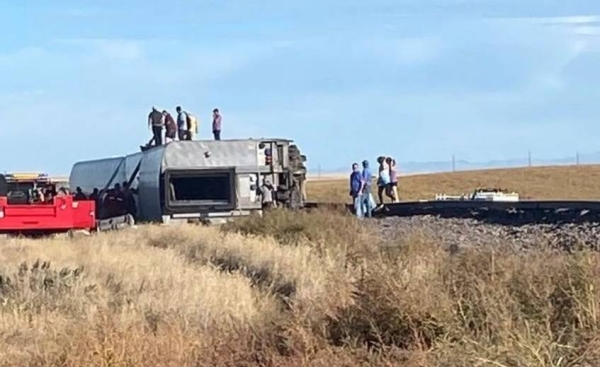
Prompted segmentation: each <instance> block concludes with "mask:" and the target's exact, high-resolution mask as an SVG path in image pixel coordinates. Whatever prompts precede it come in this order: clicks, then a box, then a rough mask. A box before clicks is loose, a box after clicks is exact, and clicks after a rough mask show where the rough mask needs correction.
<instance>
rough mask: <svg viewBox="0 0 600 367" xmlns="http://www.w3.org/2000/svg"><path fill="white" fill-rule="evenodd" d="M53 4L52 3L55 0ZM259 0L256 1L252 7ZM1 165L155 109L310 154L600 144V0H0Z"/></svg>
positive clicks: (105, 136)
mask: <svg viewBox="0 0 600 367" xmlns="http://www.w3.org/2000/svg"><path fill="white" fill-rule="evenodd" d="M50 3H51V4H50ZM252 4H256V5H252ZM0 12H1V14H2V15H3V17H2V18H3V21H2V22H1V23H0V70H1V71H2V82H1V83H0V105H1V106H2V107H3V112H4V116H3V120H4V121H3V124H2V127H3V128H2V130H1V133H0V134H1V136H2V138H3V139H2V144H0V156H2V157H4V159H3V160H2V161H3V168H2V170H6V171H14V170H19V171H22V170H42V171H46V172H49V173H53V174H68V173H69V171H70V167H71V165H72V164H73V163H74V162H76V161H78V160H84V159H93V158H101V157H107V156H114V155H120V154H126V153H129V152H133V151H136V149H137V147H138V146H139V145H140V144H142V143H143V142H145V141H147V140H148V139H149V138H150V132H149V131H148V129H147V121H146V116H147V114H148V112H149V109H150V107H151V106H152V105H157V106H158V107H160V108H167V109H170V110H174V108H175V106H176V105H178V104H181V105H182V106H183V107H184V108H185V109H188V110H190V111H191V112H193V113H195V114H196V115H197V116H198V117H199V118H200V134H201V135H202V136H204V137H208V136H209V134H210V131H209V129H210V128H209V124H210V115H211V110H212V109H213V107H219V108H220V109H221V110H222V113H223V137H224V138H247V137H261V136H264V137H267V136H278V137H288V138H292V139H294V140H296V141H297V142H298V143H299V144H300V146H301V148H302V149H303V150H304V151H305V153H306V154H307V155H308V158H309V161H310V166H312V167H316V166H317V165H320V166H321V168H322V169H333V168H339V167H345V166H347V165H348V164H349V163H350V162H352V161H359V160H362V159H363V158H365V157H366V158H371V159H373V158H374V157H375V156H377V155H379V154H381V153H386V154H390V155H393V156H395V157H397V159H398V161H400V162H402V161H431V160H447V159H449V157H450V156H451V155H452V154H456V156H457V157H460V158H461V159H467V160H472V161H484V160H491V159H503V158H512V157H516V156H517V157H520V156H526V155H527V151H528V150H531V151H532V152H534V153H533V154H534V155H535V156H537V157H562V156H565V155H573V154H574V152H575V151H576V150H578V151H580V152H581V153H589V152H594V151H598V150H600V149H599V147H598V136H600V121H599V119H598V117H600V114H599V113H598V108H597V105H598V101H600V73H599V72H598V65H600V2H597V1H592V0H589V1H583V0H569V1H564V0H561V1H558V0H544V1H542V0H528V1H520V0H519V1H518V0H433V1H425V0H369V1H357V0H344V1H340V0H319V1H316V0H306V1H302V2H300V1H289V2H282V1H274V0H264V1H260V2H251V1H247V0H246V1H243V0H218V1H217V0H210V1H209V0H205V1H203V0H195V1H194V0H173V1H171V2H168V3H167V2H158V1H152V0H150V1H148V0H147V1H139V0H128V1H122V2H121V1H113V0H107V1H84V0H79V1H65V0H53V1H52V2H49V1H48V2H41V1H40V2H34V1H26V0H23V1H19V2H17V1H9V0H0Z"/></svg>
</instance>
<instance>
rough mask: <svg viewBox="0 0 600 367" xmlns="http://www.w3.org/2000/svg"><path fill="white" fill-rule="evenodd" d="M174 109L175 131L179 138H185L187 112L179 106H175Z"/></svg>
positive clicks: (186, 132)
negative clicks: (175, 113) (175, 114)
mask: <svg viewBox="0 0 600 367" xmlns="http://www.w3.org/2000/svg"><path fill="white" fill-rule="evenodd" d="M175 111H177V132H178V137H179V140H187V134H188V126H187V114H186V113H185V112H183V111H182V110H181V107H180V106H177V108H176V109H175Z"/></svg>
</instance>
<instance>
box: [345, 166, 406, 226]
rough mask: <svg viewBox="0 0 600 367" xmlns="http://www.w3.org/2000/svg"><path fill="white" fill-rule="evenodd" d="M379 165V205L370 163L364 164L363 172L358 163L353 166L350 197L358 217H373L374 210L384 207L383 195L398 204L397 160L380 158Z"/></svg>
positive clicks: (377, 182)
mask: <svg viewBox="0 0 600 367" xmlns="http://www.w3.org/2000/svg"><path fill="white" fill-rule="evenodd" d="M377 163H379V169H378V175H377V181H376V184H377V197H378V199H379V205H377V204H376V203H375V200H374V199H373V194H372V184H373V175H372V173H371V169H370V168H369V161H368V160H364V161H363V162H362V171H361V170H360V168H359V165H358V163H353V164H352V173H351V174H350V196H351V197H352V200H353V205H354V212H355V214H356V216H357V217H359V218H363V217H367V218H370V217H372V215H373V209H375V208H376V206H383V204H384V202H383V195H384V193H385V195H386V196H387V197H389V198H390V200H391V202H393V203H397V202H398V201H399V196H398V169H397V166H396V160H395V159H393V158H392V157H385V156H380V157H378V158H377Z"/></svg>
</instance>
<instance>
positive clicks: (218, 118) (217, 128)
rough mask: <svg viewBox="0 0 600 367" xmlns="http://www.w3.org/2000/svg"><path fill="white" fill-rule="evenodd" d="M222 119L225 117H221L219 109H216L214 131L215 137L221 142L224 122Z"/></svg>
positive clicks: (214, 111) (214, 112) (213, 123)
mask: <svg viewBox="0 0 600 367" xmlns="http://www.w3.org/2000/svg"><path fill="white" fill-rule="evenodd" d="M222 119H223V117H222V116H221V113H220V112H219V109H218V108H215V109H214V110H213V122H212V131H213V136H214V137H215V140H221V121H222Z"/></svg>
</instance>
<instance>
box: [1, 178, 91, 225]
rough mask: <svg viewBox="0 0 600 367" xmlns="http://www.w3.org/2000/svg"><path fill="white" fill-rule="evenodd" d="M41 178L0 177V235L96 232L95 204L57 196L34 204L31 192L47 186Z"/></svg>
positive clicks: (67, 196)
mask: <svg viewBox="0 0 600 367" xmlns="http://www.w3.org/2000/svg"><path fill="white" fill-rule="evenodd" d="M49 184H50V182H49V180H48V179H47V176H44V175H38V176H35V175H33V176H32V175H1V174H0V234H52V233H70V232H72V231H75V230H86V231H92V230H95V229H96V226H97V224H96V223H97V222H96V203H95V202H94V201H93V200H82V201H75V200H74V199H73V197H72V196H70V195H66V196H56V197H54V198H53V199H52V200H50V201H49V202H41V203H35V202H33V201H32V200H31V196H32V193H33V192H35V190H37V189H39V188H43V187H44V186H46V185H49Z"/></svg>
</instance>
